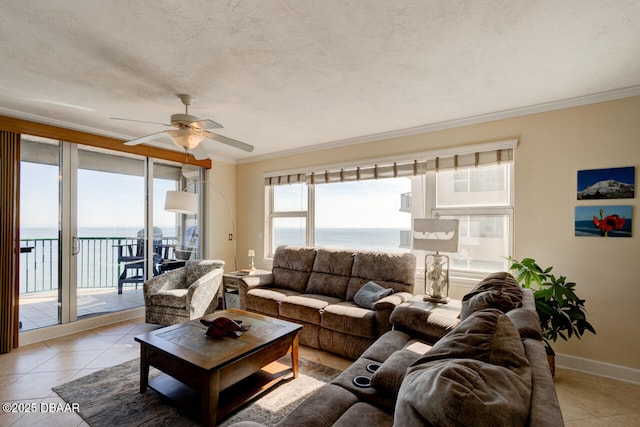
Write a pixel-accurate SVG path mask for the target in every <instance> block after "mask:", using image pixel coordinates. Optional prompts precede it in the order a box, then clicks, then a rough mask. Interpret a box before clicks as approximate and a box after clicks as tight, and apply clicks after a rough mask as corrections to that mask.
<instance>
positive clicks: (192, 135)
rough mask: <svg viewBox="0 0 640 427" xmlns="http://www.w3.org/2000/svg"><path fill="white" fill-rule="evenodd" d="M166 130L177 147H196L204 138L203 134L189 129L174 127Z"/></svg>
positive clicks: (190, 148)
mask: <svg viewBox="0 0 640 427" xmlns="http://www.w3.org/2000/svg"><path fill="white" fill-rule="evenodd" d="M166 132H167V134H169V136H170V137H171V139H172V140H173V142H174V144H176V145H177V146H178V147H182V148H187V149H189V150H192V149H194V148H195V147H197V146H198V144H200V142H202V140H203V139H204V138H205V137H204V135H200V134H199V133H197V132H194V131H193V130H191V129H175V130H168V131H166Z"/></svg>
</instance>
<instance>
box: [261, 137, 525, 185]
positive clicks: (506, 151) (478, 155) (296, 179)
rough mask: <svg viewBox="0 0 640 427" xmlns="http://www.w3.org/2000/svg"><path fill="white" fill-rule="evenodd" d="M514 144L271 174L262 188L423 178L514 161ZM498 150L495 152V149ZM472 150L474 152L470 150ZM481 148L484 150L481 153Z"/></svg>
mask: <svg viewBox="0 0 640 427" xmlns="http://www.w3.org/2000/svg"><path fill="white" fill-rule="evenodd" d="M516 145H517V140H510V141H504V142H502V143H494V144H486V145H478V146H473V147H466V150H465V149H464V148H458V149H457V150H455V151H457V152H453V151H454V150H452V152H451V153H422V154H420V155H416V158H415V159H413V160H403V161H395V162H389V161H381V162H380V163H377V164H373V165H371V164H369V165H363V166H346V167H340V168H339V169H338V168H336V167H334V168H325V169H324V170H316V171H308V172H307V171H304V172H300V171H297V172H288V173H274V174H273V175H271V174H270V175H267V176H265V181H264V183H265V185H266V186H272V185H288V184H299V183H307V184H328V183H335V182H348V181H360V180H367V179H383V178H398V177H407V176H415V175H420V174H424V173H425V172H427V171H439V170H445V169H458V168H469V167H478V166H483V165H492V164H499V163H502V162H511V161H513V157H514V153H513V150H514V148H515V146H516ZM496 146H497V148H496ZM471 148H473V149H474V150H473V151H469V149H471ZM483 148H484V149H483Z"/></svg>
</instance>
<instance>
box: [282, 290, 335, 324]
mask: <svg viewBox="0 0 640 427" xmlns="http://www.w3.org/2000/svg"><path fill="white" fill-rule="evenodd" d="M337 302H340V299H339V298H335V297H329V296H326V295H313V294H300V295H292V296H289V297H286V298H285V299H283V300H282V301H280V309H279V314H280V316H282V317H286V318H289V319H296V320H301V321H303V322H306V323H311V324H312V325H319V324H320V314H321V312H322V310H323V309H324V308H325V307H326V306H328V305H329V304H335V303H337Z"/></svg>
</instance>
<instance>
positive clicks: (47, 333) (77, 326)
mask: <svg viewBox="0 0 640 427" xmlns="http://www.w3.org/2000/svg"><path fill="white" fill-rule="evenodd" d="M141 317H144V307H137V308H132V309H129V310H122V311H118V312H115V313H108V314H104V315H101V316H95V317H90V318H88V319H82V320H77V321H75V322H71V323H65V324H63V325H53V326H48V327H46V328H40V329H34V330H32V331H25V332H21V333H20V347H22V346H24V345H28V344H34V343H37V342H41V341H46V340H50V339H53V338H59V337H63V336H65V335H70V334H75V333H77V332H82V331H86V330H88V329H93V328H99V327H101V326H105V325H110V324H112V323H118V322H123V321H125V320H132V319H139V318H141Z"/></svg>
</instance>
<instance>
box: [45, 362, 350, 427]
mask: <svg viewBox="0 0 640 427" xmlns="http://www.w3.org/2000/svg"><path fill="white" fill-rule="evenodd" d="M289 361H290V359H289ZM299 366H300V369H299V375H298V378H296V379H295V380H294V379H291V380H287V381H283V382H281V383H280V384H279V385H277V386H276V387H274V388H273V389H272V390H270V391H269V392H267V393H266V394H263V395H262V396H260V397H259V398H258V399H257V400H254V401H252V402H249V403H248V404H247V405H245V406H243V407H242V408H241V409H239V410H238V411H237V412H235V413H233V414H231V415H230V416H229V417H227V418H226V419H224V420H222V422H221V423H220V424H219V425H220V426H228V425H230V424H233V423H235V422H238V421H256V422H260V423H262V424H264V425H266V426H272V425H275V424H276V423H277V422H278V421H279V420H281V419H282V418H283V417H284V416H285V415H287V414H288V413H289V412H291V411H292V410H293V409H294V408H295V407H296V406H298V405H299V404H300V402H301V401H302V400H304V399H305V398H306V397H307V396H308V395H309V394H311V393H312V392H313V391H315V390H317V389H318V388H320V387H321V386H323V385H324V384H325V383H327V382H329V381H331V380H332V379H333V378H335V377H336V376H337V375H338V374H339V373H340V371H338V370H335V369H333V368H330V367H327V366H323V365H320V364H317V363H315V362H311V361H308V360H305V359H300V360H299ZM159 374H160V372H159V371H158V370H156V369H155V368H151V370H150V373H149V375H150V378H153V377H154V376H156V375H159ZM139 387H140V360H139V359H134V360H131V361H129V362H126V363H123V364H120V365H117V366H114V367H111V368H108V369H104V370H101V371H98V372H94V373H93V374H89V375H87V376H85V377H82V378H79V379H77V380H74V381H71V382H69V383H66V384H63V385H60V386H56V387H54V388H53V391H55V392H56V393H57V394H58V395H59V396H60V397H61V398H62V399H63V400H64V401H65V402H67V403H77V404H78V405H79V408H80V412H79V413H80V416H82V418H83V419H84V420H85V421H86V422H87V423H88V424H90V425H91V426H94V427H101V426H105V427H107V426H108V427H112V426H159V425H171V426H172V427H183V426H185V427H186V426H198V425H200V423H199V422H198V416H199V414H198V413H197V412H198V411H195V410H191V411H190V410H182V409H178V408H177V407H176V406H175V405H174V404H173V402H171V401H169V400H168V399H166V398H165V397H164V396H162V395H161V394H159V393H157V392H156V391H154V390H153V389H151V388H149V389H147V391H146V392H145V393H140V392H139Z"/></svg>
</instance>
